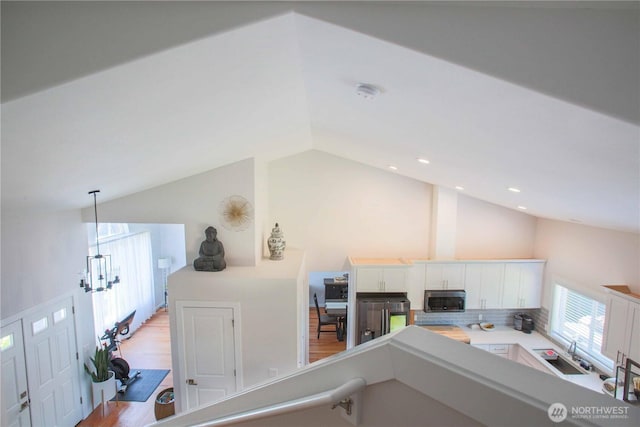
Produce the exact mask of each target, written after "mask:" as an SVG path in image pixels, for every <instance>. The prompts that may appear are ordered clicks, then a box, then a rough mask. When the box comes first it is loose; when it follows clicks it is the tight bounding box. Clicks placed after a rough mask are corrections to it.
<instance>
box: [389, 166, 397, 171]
mask: <svg viewBox="0 0 640 427" xmlns="http://www.w3.org/2000/svg"><path fill="white" fill-rule="evenodd" d="M389 169H391V170H392V171H397V170H398V167H397V166H394V165H389Z"/></svg>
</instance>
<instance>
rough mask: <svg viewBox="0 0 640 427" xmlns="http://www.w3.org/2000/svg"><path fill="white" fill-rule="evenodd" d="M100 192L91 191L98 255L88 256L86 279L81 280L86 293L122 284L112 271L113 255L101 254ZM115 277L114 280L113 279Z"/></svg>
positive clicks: (81, 285)
mask: <svg viewBox="0 0 640 427" xmlns="http://www.w3.org/2000/svg"><path fill="white" fill-rule="evenodd" d="M99 192H100V190H93V191H89V194H93V212H94V215H95V219H96V255H89V256H87V269H86V270H85V277H83V278H82V279H80V287H81V288H84V291H85V292H102V291H106V290H109V289H111V288H112V287H113V285H114V284H116V283H120V277H118V274H117V272H116V273H115V274H114V273H113V272H112V270H111V255H102V254H101V253H100V241H99V240H98V207H97V205H96V193H99ZM111 276H113V279H111Z"/></svg>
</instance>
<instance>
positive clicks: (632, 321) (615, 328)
mask: <svg viewBox="0 0 640 427" xmlns="http://www.w3.org/2000/svg"><path fill="white" fill-rule="evenodd" d="M602 353H603V354H604V355H605V356H607V357H609V358H610V359H612V360H614V361H615V362H616V364H622V363H624V361H625V359H626V358H631V359H633V360H640V302H635V301H634V300H633V299H631V298H630V297H625V296H621V295H618V294H614V293H610V294H609V295H608V296H607V312H606V316H605V322H604V340H603V343H602Z"/></svg>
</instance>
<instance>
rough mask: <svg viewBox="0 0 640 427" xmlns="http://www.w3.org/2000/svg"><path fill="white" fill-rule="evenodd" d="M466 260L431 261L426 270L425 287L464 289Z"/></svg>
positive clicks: (430, 288)
mask: <svg viewBox="0 0 640 427" xmlns="http://www.w3.org/2000/svg"><path fill="white" fill-rule="evenodd" d="M465 266H466V264H465V263H464V262H460V261H455V262H429V263H427V267H426V272H425V289H429V290H432V289H434V290H440V289H464V288H465V287H464V271H465Z"/></svg>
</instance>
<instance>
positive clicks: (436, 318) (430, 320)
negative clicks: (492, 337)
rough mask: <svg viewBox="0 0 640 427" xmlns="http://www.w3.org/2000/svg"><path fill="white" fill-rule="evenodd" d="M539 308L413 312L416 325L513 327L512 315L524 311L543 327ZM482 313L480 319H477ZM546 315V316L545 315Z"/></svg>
mask: <svg viewBox="0 0 640 427" xmlns="http://www.w3.org/2000/svg"><path fill="white" fill-rule="evenodd" d="M539 312H540V309H509V310H466V311H464V312H462V313H425V312H424V311H422V310H419V311H418V310H417V311H415V313H414V316H415V319H414V323H415V324H416V325H470V324H472V323H479V322H491V323H493V324H494V325H497V326H511V327H513V323H514V319H513V317H514V316H515V315H516V314H517V313H525V314H528V315H529V316H531V317H532V318H533V319H534V325H535V329H536V330H539V328H540V329H541V328H543V327H544V323H540V326H538V324H539V322H542V321H543V318H542V316H541V314H540V313H539ZM479 315H482V320H479ZM545 317H546V316H545Z"/></svg>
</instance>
